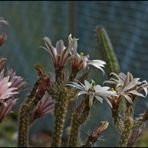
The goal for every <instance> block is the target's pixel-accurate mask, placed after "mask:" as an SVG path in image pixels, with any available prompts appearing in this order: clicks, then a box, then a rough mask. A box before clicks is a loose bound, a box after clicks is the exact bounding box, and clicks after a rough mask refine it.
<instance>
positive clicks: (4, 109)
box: [0, 98, 16, 122]
mask: <svg viewBox="0 0 148 148" xmlns="http://www.w3.org/2000/svg"><path fill="white" fill-rule="evenodd" d="M15 104H16V99H14V98H12V99H8V100H6V101H5V103H0V122H2V120H3V119H4V118H5V117H6V116H7V115H8V114H9V113H10V111H11V110H12V108H13V106H14V105H15Z"/></svg>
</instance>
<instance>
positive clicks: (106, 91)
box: [67, 80, 116, 107]
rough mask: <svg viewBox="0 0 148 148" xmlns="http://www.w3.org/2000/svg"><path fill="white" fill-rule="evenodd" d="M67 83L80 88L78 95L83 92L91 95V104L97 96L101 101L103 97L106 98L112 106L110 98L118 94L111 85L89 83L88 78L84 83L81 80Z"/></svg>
mask: <svg viewBox="0 0 148 148" xmlns="http://www.w3.org/2000/svg"><path fill="white" fill-rule="evenodd" d="M67 85H68V86H72V87H74V88H76V89H78V90H79V93H78V96H80V95H83V94H86V95H89V96H90V98H89V99H90V100H89V102H90V105H92V102H93V100H94V98H96V99H97V100H98V101H99V102H101V103H102V101H103V99H105V100H106V101H107V103H108V104H109V105H110V107H112V105H111V103H110V101H109V99H111V98H112V97H113V96H116V93H115V92H114V91H111V90H110V87H107V86H101V85H95V84H93V83H89V82H88V81H86V80H85V81H84V84H82V83H81V82H70V83H69V84H67Z"/></svg>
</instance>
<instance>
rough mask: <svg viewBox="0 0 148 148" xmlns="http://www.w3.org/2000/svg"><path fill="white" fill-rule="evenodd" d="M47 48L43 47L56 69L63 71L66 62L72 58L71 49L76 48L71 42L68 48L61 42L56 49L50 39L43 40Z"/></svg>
mask: <svg viewBox="0 0 148 148" xmlns="http://www.w3.org/2000/svg"><path fill="white" fill-rule="evenodd" d="M43 40H44V42H45V45H46V47H43V48H44V49H45V50H46V51H47V52H49V53H50V55H51V57H52V60H53V63H54V67H55V68H58V69H63V68H64V65H65V64H66V62H67V61H68V60H69V58H70V56H71V53H70V52H71V48H74V45H73V43H72V42H70V41H69V44H68V47H67V48H66V47H65V45H64V43H63V41H62V40H59V41H58V42H57V43H56V47H54V46H53V45H52V43H51V41H50V39H49V38H48V37H44V38H43Z"/></svg>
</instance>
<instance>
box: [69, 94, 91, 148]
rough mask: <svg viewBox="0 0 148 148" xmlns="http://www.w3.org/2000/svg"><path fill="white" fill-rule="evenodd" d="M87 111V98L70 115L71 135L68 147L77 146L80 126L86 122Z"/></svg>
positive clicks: (88, 109) (88, 108)
mask: <svg viewBox="0 0 148 148" xmlns="http://www.w3.org/2000/svg"><path fill="white" fill-rule="evenodd" d="M89 111H90V107H89V98H88V97H87V98H85V99H83V100H82V102H81V103H80V104H79V105H78V107H77V108H76V110H75V112H74V113H73V115H72V121H71V133H70V136H69V140H68V146H69V147H76V146H78V145H77V144H78V139H79V132H80V126H81V125H82V124H83V123H84V122H85V121H86V120H87V118H88V115H89Z"/></svg>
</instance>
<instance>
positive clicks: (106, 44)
mask: <svg viewBox="0 0 148 148" xmlns="http://www.w3.org/2000/svg"><path fill="white" fill-rule="evenodd" d="M96 33H97V40H98V43H99V49H100V50H101V53H102V55H103V58H104V60H105V61H106V62H107V66H106V67H107V71H108V75H109V74H110V73H111V72H115V73H119V72H120V66H119V63H118V60H117V56H116V54H115V51H114V49H113V46H112V44H111V41H110V39H109V36H108V34H107V32H106V30H105V29H104V28H103V27H97V28H96Z"/></svg>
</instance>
